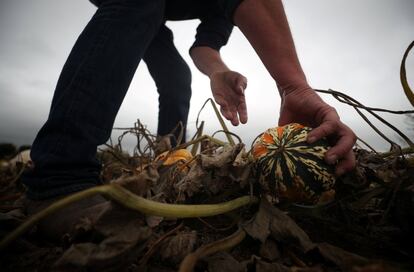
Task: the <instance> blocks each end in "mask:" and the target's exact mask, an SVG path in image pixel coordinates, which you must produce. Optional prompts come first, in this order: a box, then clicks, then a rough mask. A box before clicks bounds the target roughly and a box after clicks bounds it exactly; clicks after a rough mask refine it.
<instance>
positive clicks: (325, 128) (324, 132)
mask: <svg viewBox="0 0 414 272" xmlns="http://www.w3.org/2000/svg"><path fill="white" fill-rule="evenodd" d="M338 126H339V120H337V121H325V122H323V123H322V124H321V125H320V126H319V127H317V128H314V129H312V131H311V132H309V134H308V138H307V140H308V143H313V142H316V141H317V140H319V139H322V138H324V137H328V136H330V135H333V134H336V132H337V130H338Z"/></svg>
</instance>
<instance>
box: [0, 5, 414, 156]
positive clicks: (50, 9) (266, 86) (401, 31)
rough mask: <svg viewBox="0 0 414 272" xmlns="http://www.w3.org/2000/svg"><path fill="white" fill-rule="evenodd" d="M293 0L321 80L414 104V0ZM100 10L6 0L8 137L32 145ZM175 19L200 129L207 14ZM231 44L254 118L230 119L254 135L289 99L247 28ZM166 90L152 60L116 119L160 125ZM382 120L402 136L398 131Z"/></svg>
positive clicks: (305, 53)
mask: <svg viewBox="0 0 414 272" xmlns="http://www.w3.org/2000/svg"><path fill="white" fill-rule="evenodd" d="M284 4H285V9H286V13H287V16H288V20H289V23H290V26H291V30H292V32H293V36H294V40H295V44H296V48H297V51H298V55H299V58H300V61H301V63H302V66H303V68H304V70H305V73H306V75H307V78H308V80H309V82H310V84H311V86H313V87H314V88H319V89H328V88H332V89H335V90H338V91H342V92H345V93H346V94H348V95H350V96H352V97H354V98H355V99H357V100H359V101H360V102H362V103H364V104H366V105H368V106H372V107H381V108H387V109H394V110H404V109H405V110H408V109H412V106H411V105H410V104H409V102H408V100H407V98H406V97H405V96H404V93H403V91H402V88H401V84H400V81H399V66H400V62H401V57H402V54H403V52H404V50H405V49H406V47H407V46H408V45H409V43H410V42H411V41H412V40H414V16H413V11H414V1H413V0H364V1H361V0H348V1H344V0H313V1H303V0H302V1H300V0H286V1H284ZM94 12H95V7H94V6H93V5H92V4H90V3H89V1H87V0H71V1H56V0H36V1H27V0H1V1H0V37H1V42H0V142H13V143H15V144H18V145H21V144H31V142H32V141H33V139H34V137H35V135H36V133H37V131H38V130H39V128H40V127H41V125H42V124H43V122H44V121H45V119H46V117H47V114H48V110H49V107H50V102H51V99H52V95H53V91H54V87H55V85H56V81H57V78H58V76H59V73H60V71H61V68H62V66H63V64H64V62H65V60H66V57H67V55H68V54H69V52H70V49H71V48H72V46H73V44H74V42H75V40H76V38H77V37H78V35H79V33H80V32H81V31H82V30H83V28H84V26H85V25H86V24H87V22H88V21H89V19H90V18H91V16H92V15H93V13H94ZM167 24H168V26H169V27H170V28H171V29H172V30H173V32H174V35H175V43H176V46H177V48H178V49H179V51H180V52H181V53H182V55H183V57H184V59H186V60H187V62H188V64H189V65H190V67H191V70H192V72H193V84H192V87H193V97H192V101H191V110H190V116H189V123H188V129H189V135H190V136H191V135H192V134H193V133H194V131H195V120H196V116H197V112H198V110H199V108H200V107H201V105H202V104H203V102H204V101H205V100H206V99H207V98H208V97H210V96H211V91H210V88H209V81H208V79H207V78H206V77H205V76H204V75H202V74H201V73H200V72H198V71H197V69H196V68H195V67H194V65H193V64H192V61H191V59H190V57H189V55H188V48H189V47H190V46H191V44H192V43H193V41H194V34H195V29H196V27H197V25H198V21H197V20H191V21H182V22H168V23H167ZM221 53H222V56H223V59H224V60H225V62H226V63H227V64H228V66H229V67H230V68H231V69H233V70H235V71H238V72H240V73H242V74H243V75H245V76H246V77H247V78H248V88H247V90H246V97H247V107H248V112H249V122H248V123H247V124H246V125H242V126H239V127H237V128H234V127H232V126H231V124H230V123H228V125H229V127H230V128H231V130H232V131H233V132H235V133H236V134H238V135H239V136H240V137H241V138H242V139H243V141H244V142H245V143H247V144H250V142H251V141H252V139H253V138H255V136H256V135H258V134H260V133H261V132H262V131H263V130H265V129H267V128H269V127H272V126H275V125H276V124H277V120H278V116H279V105H280V98H279V96H278V93H277V91H276V88H275V84H274V82H273V81H272V79H271V78H270V76H269V75H268V73H267V71H266V70H265V68H264V67H263V65H262V64H261V62H260V60H259V58H258V57H257V55H256V53H255V52H254V50H253V49H252V48H251V47H250V45H249V43H248V42H247V40H246V39H245V38H244V36H243V35H242V34H241V32H240V31H239V30H238V29H237V28H236V29H235V30H234V32H233V34H232V36H231V38H230V41H229V43H228V45H227V46H226V47H225V48H223V49H222V50H221ZM407 71H408V77H409V82H410V84H411V86H414V52H413V54H411V55H410V56H409V59H408V61H407ZM157 96H158V95H157V92H156V89H155V85H154V83H153V81H152V79H151V77H150V76H149V73H148V71H147V69H146V66H145V64H144V63H143V62H142V63H141V64H140V66H139V68H138V70H137V72H136V74H135V77H134V79H133V81H132V83H131V86H130V89H129V91H128V94H127V96H126V98H125V100H124V103H123V105H122V107H121V109H120V111H119V114H118V116H117V119H116V122H115V126H117V127H124V126H132V124H133V123H134V122H135V121H136V119H138V118H139V119H140V120H141V121H142V122H143V123H145V124H147V125H148V128H149V129H150V130H151V131H153V132H155V131H156V126H157V108H158V106H157V101H158V98H157ZM322 97H323V98H324V100H325V101H327V102H328V103H329V104H331V105H332V106H334V107H335V108H336V109H337V110H338V112H339V114H340V116H341V119H342V120H343V121H344V122H345V123H346V124H348V125H349V126H350V127H351V128H352V129H354V131H355V132H356V134H357V135H358V136H359V137H360V138H362V139H364V140H365V141H367V142H368V143H370V144H371V145H373V146H374V147H375V148H377V149H379V150H386V149H388V147H389V146H388V145H387V144H386V142H385V141H383V140H382V139H381V138H380V137H378V136H377V135H376V134H375V132H374V131H373V130H372V129H370V128H369V127H368V125H367V124H366V123H365V122H364V121H363V120H362V119H361V118H360V117H359V116H358V115H357V114H356V112H355V111H354V110H353V109H352V108H351V107H349V106H346V105H343V104H341V103H339V102H337V101H336V100H334V99H333V98H331V97H330V96H328V95H322ZM383 116H384V117H385V118H386V119H387V120H389V121H390V122H391V123H392V124H394V125H395V126H397V127H398V128H400V129H401V130H403V131H404V132H406V133H411V135H410V136H411V138H414V137H413V135H414V131H411V132H410V127H409V126H412V124H409V123H408V122H407V118H406V117H405V116H401V115H390V114H384V115H383ZM201 119H203V120H206V121H207V122H206V132H207V133H212V132H214V131H216V130H218V129H220V127H219V123H218V121H217V120H216V118H215V117H214V115H213V110H212V109H211V108H207V109H206V110H204V112H203V114H202V118H201ZM374 124H378V122H376V121H374ZM382 129H383V131H384V133H386V134H387V135H388V136H389V137H391V138H392V139H394V140H397V136H396V135H395V134H394V133H392V132H391V131H390V130H388V129H385V128H383V127H382ZM131 143H132V142H130V143H129V145H131Z"/></svg>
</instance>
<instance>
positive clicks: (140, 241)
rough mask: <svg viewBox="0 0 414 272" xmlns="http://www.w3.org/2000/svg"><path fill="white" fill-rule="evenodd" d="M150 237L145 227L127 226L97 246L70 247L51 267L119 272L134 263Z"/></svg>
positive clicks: (89, 244) (78, 245)
mask: <svg viewBox="0 0 414 272" xmlns="http://www.w3.org/2000/svg"><path fill="white" fill-rule="evenodd" d="M150 235H151V230H150V228H148V227H138V228H133V229H132V228H130V226H127V227H126V228H125V229H124V230H123V231H121V232H118V233H116V234H115V235H113V236H110V237H108V238H106V239H104V240H103V241H102V242H101V243H99V244H94V243H81V244H74V245H72V246H71V247H70V248H69V249H68V250H67V251H66V252H65V253H64V254H63V256H62V257H61V258H60V259H59V260H58V261H57V262H56V263H55V268H56V269H58V270H59V271H79V270H87V271H122V270H123V269H126V267H128V266H129V265H130V264H131V263H132V262H133V261H134V260H135V257H136V256H137V254H138V253H139V252H140V251H141V250H142V249H143V248H144V244H145V241H146V239H148V238H149V236H150Z"/></svg>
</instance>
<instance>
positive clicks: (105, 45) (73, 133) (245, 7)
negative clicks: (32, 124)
mask: <svg viewBox="0 0 414 272" xmlns="http://www.w3.org/2000/svg"><path fill="white" fill-rule="evenodd" d="M93 2H94V3H95V4H96V5H97V6H98V9H97V11H96V13H95V14H94V16H93V17H92V19H91V20H90V22H89V23H88V25H87V26H86V27H85V29H84V30H83V32H82V33H81V34H80V36H79V38H78V40H77V41H76V43H75V45H74V47H73V49H72V51H71V53H70V55H69V57H68V59H67V61H66V63H65V65H64V67H63V70H62V72H61V75H60V78H59V80H58V83H57V86H56V90H55V93H54V97H53V100H52V105H51V109H50V113H49V116H48V119H47V121H46V123H45V124H44V126H43V127H42V128H41V129H40V131H39V133H38V135H37V137H36V139H35V141H34V143H33V146H32V151H31V157H32V160H33V162H34V165H35V167H34V169H33V171H31V172H30V173H27V174H25V175H24V177H23V178H22V180H23V183H24V184H25V185H26V186H27V197H28V199H30V200H33V201H34V202H36V201H37V202H38V203H48V201H53V199H55V198H56V197H59V196H62V195H67V194H70V193H74V192H77V191H80V190H84V189H86V188H90V187H92V186H96V185H98V184H100V180H99V171H100V165H99V163H98V161H97V160H96V157H95V156H96V151H97V146H99V145H101V144H104V143H105V142H106V141H107V140H108V139H109V137H110V134H111V130H112V126H113V123H114V120H115V116H116V114H117V112H118V109H119V107H120V105H121V103H122V100H123V98H124V96H125V94H126V91H127V89H128V87H129V84H130V82H131V79H132V77H133V75H134V72H135V70H136V68H137V66H138V64H139V62H140V60H141V59H143V60H144V61H145V62H146V63H147V65H148V68H149V71H150V73H151V75H152V76H153V78H154V80H155V82H156V85H157V88H158V92H159V93H160V112H159V113H160V115H159V130H158V133H159V134H164V133H166V132H168V130H169V129H171V128H172V126H173V125H175V122H177V121H178V120H181V121H183V122H184V123H185V122H186V120H187V115H188V105H189V99H190V96H191V90H190V84H191V76H190V72H189V69H188V66H187V65H186V64H185V62H184V61H183V59H182V58H181V56H180V55H179V53H178V52H177V50H176V49H175V47H174V45H173V38H172V34H171V31H170V30H169V29H168V28H167V27H166V26H165V21H166V20H187V19H194V18H198V19H200V21H201V23H200V25H199V26H198V28H197V34H196V42H195V43H194V45H193V46H192V47H191V49H190V55H191V58H192V60H193V62H194V64H195V66H196V67H197V68H198V69H199V70H200V71H201V72H202V73H204V74H205V75H206V76H208V77H209V78H210V83H211V90H212V94H213V97H214V99H215V101H216V102H217V103H218V104H219V105H220V111H221V114H222V115H223V116H224V117H225V118H226V119H227V120H229V121H230V122H231V123H232V124H233V125H234V126H237V125H239V124H240V123H243V124H245V123H246V122H247V119H248V115H247V108H246V101H245V95H244V90H245V89H246V87H247V79H246V78H245V77H244V76H243V75H241V74H239V73H237V72H235V71H233V70H230V69H229V68H228V67H227V66H226V64H225V63H224V62H223V60H222V58H221V56H220V51H219V49H220V47H221V46H223V45H225V44H226V43H227V40H228V38H229V35H230V33H231V30H232V28H233V25H235V26H237V27H238V28H239V29H240V30H241V32H242V33H243V34H244V35H245V36H246V38H247V39H248V41H249V42H250V44H251V45H252V47H253V48H254V49H255V51H256V52H257V54H258V56H259V57H260V59H261V61H262V62H263V64H264V65H265V67H266V69H267V71H268V72H269V73H270V75H271V76H272V78H273V79H274V80H275V83H276V86H277V89H278V91H279V93H280V96H281V98H282V103H281V106H280V116H279V124H280V125H283V124H287V123H291V122H298V123H302V124H305V125H309V126H312V127H314V129H313V130H312V132H311V133H310V134H309V136H308V141H309V142H312V141H316V140H317V139H319V138H322V137H330V138H331V139H333V140H334V146H333V147H332V148H330V149H329V151H328V152H327V154H326V161H327V162H328V163H331V164H334V163H336V173H337V174H338V175H341V174H343V173H345V172H346V171H349V170H351V169H352V168H353V167H354V165H355V157H354V154H353V152H352V147H353V145H354V143H355V141H356V136H355V134H354V133H353V132H352V130H351V129H350V128H349V127H347V126H346V125H345V124H344V123H342V122H341V120H340V118H339V116H338V114H337V112H336V111H335V109H334V108H333V107H331V106H330V105H328V104H326V103H325V102H324V101H323V100H322V99H321V98H320V97H319V96H318V94H317V93H316V92H315V91H314V90H313V89H312V88H311V87H310V86H309V84H308V83H307V80H306V77H305V75H304V73H303V71H302V68H301V66H300V63H299V60H298V57H297V55H296V51H295V46H294V42H293V38H292V35H291V32H290V29H289V25H288V22H287V18H286V15H285V12H284V8H283V4H282V1H281V0H200V1H192V0H168V1H167V0H98V1H96V0H95V1H93ZM175 67H179V68H177V71H175V70H174V69H175ZM171 73H172V74H171ZM173 74H174V75H173ZM177 74H178V75H177ZM171 75H173V78H171V77H170V76H171ZM176 79H177V80H176ZM173 81H174V82H173ZM170 84H176V86H174V87H171V86H168V85H170ZM258 95H260V94H258ZM164 99H165V101H164ZM169 100H171V101H169ZM170 117H171V119H169V118H170ZM164 129H165V130H164ZM91 203H92V202H90V203H86V204H84V205H86V206H88V205H89V206H90V205H92V204H91ZM78 205H81V204H78ZM79 207H80V206H79ZM77 210H82V209H80V208H78V209H77Z"/></svg>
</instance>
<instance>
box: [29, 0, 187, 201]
mask: <svg viewBox="0 0 414 272" xmlns="http://www.w3.org/2000/svg"><path fill="white" fill-rule="evenodd" d="M164 8H165V2H164V0H103V1H100V5H99V8H98V10H97V11H96V13H95V14H94V16H93V17H92V19H91V20H90V22H89V23H88V25H87V26H86V27H85V29H84V30H83V32H82V33H81V35H80V36H79V38H78V40H77V41H76V43H75V45H74V47H73V49H72V51H71V53H70V55H69V57H68V59H67V61H66V63H65V65H64V67H63V70H62V72H61V75H60V78H59V80H58V83H57V86H56V89H55V93H54V96H53V100H52V105H51V108H50V113H49V116H48V119H47V121H46V123H45V124H44V125H43V127H42V128H41V129H40V131H39V133H38V135H37V137H36V139H35V141H34V143H33V145H32V150H31V157H32V160H33V162H34V164H35V168H34V170H32V171H30V172H27V173H25V174H24V175H23V176H22V182H23V183H24V184H25V185H26V186H27V188H28V191H27V196H28V197H29V198H31V199H46V198H51V197H55V196H59V195H64V194H69V193H72V192H75V191H80V190H83V189H86V188H89V187H92V186H95V185H97V184H100V183H101V181H100V179H99V173H100V170H101V165H100V163H99V162H98V160H97V159H96V151H97V146H99V145H101V144H104V143H105V142H106V141H107V140H108V139H109V137H110V135H111V131H112V127H113V123H114V120H115V117H116V114H117V112H118V110H119V107H120V105H121V103H122V100H123V98H124V96H125V94H126V92H127V90H128V87H129V84H130V82H131V80H132V77H133V75H134V73H135V70H136V68H137V66H138V64H139V62H140V60H141V59H144V60H145V61H146V63H147V65H148V68H149V70H150V73H151V75H152V77H153V78H154V80H155V82H156V85H157V88H158V92H159V94H160V99H159V113H160V115H159V126H158V133H159V134H161V135H163V134H166V133H168V132H170V131H171V130H172V129H173V128H174V127H175V126H176V124H177V122H178V121H182V122H183V123H184V124H185V123H186V121H187V115H188V109H189V100H190V96H191V89H190V85H191V74H190V70H189V68H188V66H187V64H186V63H185V62H184V60H183V59H182V58H181V56H180V55H179V54H178V52H177V50H176V49H175V47H174V45H173V43H172V33H171V32H170V31H169V30H168V29H167V28H166V27H165V26H164ZM166 68H170V69H171V70H168V71H167V70H166ZM171 71H173V73H171ZM141 110H145V109H141Z"/></svg>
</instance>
